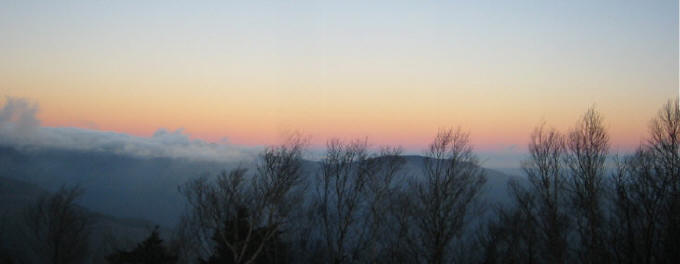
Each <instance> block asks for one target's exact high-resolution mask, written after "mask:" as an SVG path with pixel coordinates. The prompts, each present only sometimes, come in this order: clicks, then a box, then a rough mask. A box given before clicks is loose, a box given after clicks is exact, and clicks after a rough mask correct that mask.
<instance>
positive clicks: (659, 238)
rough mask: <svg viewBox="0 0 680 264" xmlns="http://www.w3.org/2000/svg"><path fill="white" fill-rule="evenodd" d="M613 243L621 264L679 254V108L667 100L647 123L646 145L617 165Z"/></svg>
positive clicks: (674, 257)
mask: <svg viewBox="0 0 680 264" xmlns="http://www.w3.org/2000/svg"><path fill="white" fill-rule="evenodd" d="M614 180H615V181H614V187H615V195H614V199H613V200H614V205H615V207H614V214H613V217H612V221H611V222H612V223H614V225H616V226H615V228H612V234H613V235H612V244H613V245H614V250H613V252H614V255H615V257H616V258H617V260H618V261H619V262H621V263H672V262H673V260H677V259H679V258H680V252H678V250H677V249H678V248H679V247H680V238H678V237H679V236H680V227H679V225H680V216H679V215H680V106H678V99H677V98H676V99H675V100H669V101H668V103H666V104H665V105H664V106H663V107H662V109H661V110H660V111H659V113H658V114H657V117H656V118H654V119H653V120H652V122H651V124H650V136H649V140H648V143H647V144H646V145H645V146H642V147H641V148H640V149H639V150H638V151H637V152H636V153H635V154H633V155H631V156H630V157H627V158H625V159H624V160H623V161H622V162H619V163H618V172H617V173H616V175H615V178H614Z"/></svg>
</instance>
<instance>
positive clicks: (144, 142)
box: [0, 97, 259, 162]
mask: <svg viewBox="0 0 680 264" xmlns="http://www.w3.org/2000/svg"><path fill="white" fill-rule="evenodd" d="M38 110H39V107H38V104H36V103H32V102H30V101H28V100H26V99H23V98H15V97H6V100H5V104H4V106H3V107H2V109H0V144H4V145H13V146H18V147H32V148H35V147H37V148H40V147H45V148H59V149H69V150H82V151H100V152H112V153H117V154H127V155H133V156H138V157H150V158H156V157H167V158H184V159H191V160H204V161H218V162H223V161H226V162H233V161H246V160H252V159H253V158H254V157H255V155H256V154H257V151H258V150H259V149H258V148H253V147H243V146H237V145H233V144H228V143H226V142H222V143H219V144H216V143H211V142H207V141H204V140H200V139H190V138H189V135H188V134H187V133H185V132H184V131H183V130H182V129H178V130H176V131H168V130H166V129H163V128H161V129H158V130H157V131H156V132H155V133H154V134H153V136H151V137H138V136H133V135H129V134H125V133H116V132H110V131H100V130H92V129H84V128H75V127H46V126H42V125H41V122H40V120H38V119H37V117H36V114H37V112H38Z"/></svg>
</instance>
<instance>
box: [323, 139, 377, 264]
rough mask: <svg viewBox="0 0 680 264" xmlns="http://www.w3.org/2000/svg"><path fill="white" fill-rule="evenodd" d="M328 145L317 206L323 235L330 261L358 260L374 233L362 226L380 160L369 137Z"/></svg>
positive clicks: (329, 142)
mask: <svg viewBox="0 0 680 264" xmlns="http://www.w3.org/2000/svg"><path fill="white" fill-rule="evenodd" d="M326 146H327V150H326V156H325V157H324V158H323V159H322V160H321V172H320V175H319V176H320V179H319V182H318V186H317V193H318V196H319V197H318V201H317V204H316V205H315V207H316V208H317V210H318V212H319V214H320V217H321V219H320V220H321V228H322V231H321V236H322V237H323V240H324V242H325V243H326V252H327V254H328V255H329V258H330V260H329V262H332V263H345V262H355V261H358V260H359V258H360V255H361V253H362V252H361V251H362V250H364V249H365V248H363V247H362V246H363V245H362V244H364V243H365V241H362V240H367V239H369V238H367V237H365V236H370V235H371V234H368V232H367V229H366V226H364V225H362V224H365V223H363V221H362V220H363V219H364V217H365V214H366V213H368V212H367V211H365V209H366V208H367V206H368V204H367V203H366V201H365V199H364V198H365V196H366V195H367V193H368V191H369V189H370V188H369V187H370V186H369V184H370V183H371V181H372V178H373V177H375V175H376V174H377V171H378V169H379V168H378V162H377V161H376V159H372V158H371V156H370V154H369V153H368V143H367V142H366V140H355V141H352V142H349V143H345V142H343V141H341V140H339V139H332V140H330V141H328V143H327V144H326ZM369 232H370V231H369Z"/></svg>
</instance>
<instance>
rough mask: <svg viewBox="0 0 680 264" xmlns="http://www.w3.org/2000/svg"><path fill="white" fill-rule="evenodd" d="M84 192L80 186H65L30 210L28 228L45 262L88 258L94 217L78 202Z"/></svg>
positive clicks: (74, 260) (61, 262)
mask: <svg viewBox="0 0 680 264" xmlns="http://www.w3.org/2000/svg"><path fill="white" fill-rule="evenodd" d="M82 194H83V189H81V188H80V187H73V188H66V187H62V188H61V189H59V191H57V192H56V193H54V194H50V195H44V196H42V197H40V198H39V199H38V201H37V202H36V203H35V204H34V205H32V206H30V207H28V208H27V209H26V211H25V219H26V220H25V223H26V227H27V228H28V231H29V233H30V235H31V236H32V238H33V245H34V250H35V253H36V255H37V256H39V257H40V258H41V261H44V262H46V263H54V264H66V263H83V262H84V261H85V260H86V258H87V256H88V244H89V235H90V231H91V226H92V224H93V219H92V218H91V217H90V215H89V214H88V212H86V211H85V210H84V209H82V208H80V207H78V206H77V205H76V204H75V202H76V200H77V199H78V198H79V197H80V196H81V195H82Z"/></svg>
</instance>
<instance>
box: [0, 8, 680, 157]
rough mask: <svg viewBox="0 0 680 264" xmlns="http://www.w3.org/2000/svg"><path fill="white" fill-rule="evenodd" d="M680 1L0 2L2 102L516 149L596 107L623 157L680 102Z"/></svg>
mask: <svg viewBox="0 0 680 264" xmlns="http://www.w3.org/2000/svg"><path fill="white" fill-rule="evenodd" d="M678 89H679V88H678V1H677V0H661V1H592V0H589V1H403V2H402V1H262V2H261V1H239V2H231V1H205V2H204V1H25V0H21V1H0V95H5V96H13V97H23V98H28V99H29V100H32V101H34V102H36V103H38V104H39V105H40V112H39V115H38V116H39V118H40V120H41V121H42V124H43V125H44V126H53V127H67V126H71V127H81V128H90V129H96V130H105V131H116V132H121V133H129V134H133V135H138V136H150V135H152V134H153V132H154V131H156V130H157V129H158V128H168V129H177V128H184V129H185V131H186V132H188V133H190V134H191V136H192V137H194V138H200V139H205V140H208V141H219V140H221V139H222V138H228V140H229V141H230V142H231V143H234V144H244V145H263V144H273V143H276V142H277V141H278V140H279V139H280V137H281V134H282V133H283V132H285V131H291V130H299V131H302V132H303V133H305V134H308V135H311V137H312V142H313V143H314V144H322V143H323V142H324V141H325V140H326V139H328V138H330V137H340V138H355V137H368V140H369V141H370V142H372V143H374V144H396V145H402V146H404V147H406V148H407V149H410V150H415V151H417V150H421V149H423V148H424V147H425V145H426V144H427V143H428V142H429V141H430V140H431V138H432V137H433V135H434V133H435V132H436V130H437V129H438V128H442V127H450V126H461V127H462V128H464V129H466V130H468V131H469V132H470V134H471V138H472V141H473V143H474V145H475V146H476V148H477V149H479V150H481V151H489V152H494V151H498V152H503V151H506V150H507V149H513V148H515V147H518V148H520V149H521V148H523V147H524V146H525V145H526V143H527V142H528V139H529V135H530V132H531V130H532V128H533V127H534V126H535V125H537V124H538V123H540V122H541V121H545V122H547V123H548V124H549V125H551V126H554V127H556V128H559V129H567V128H569V127H571V126H573V124H574V123H575V121H576V120H577V119H578V118H579V116H580V115H581V114H582V113H583V112H584V111H585V110H586V109H587V108H588V107H589V106H591V105H596V106H597V108H598V109H599V110H600V111H601V112H602V114H603V115H604V117H605V118H606V125H607V126H608V128H609V131H610V133H611V139H612V143H613V144H614V145H615V146H617V147H623V148H628V147H632V146H634V145H637V144H638V143H640V142H641V140H642V139H643V138H644V137H645V135H646V131H647V124H648V121H649V119H650V118H651V117H653V116H654V114H655V113H656V111H657V110H658V109H659V108H660V107H661V106H662V104H664V103H665V102H666V100H668V99H670V98H673V97H676V96H677V95H678Z"/></svg>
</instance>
